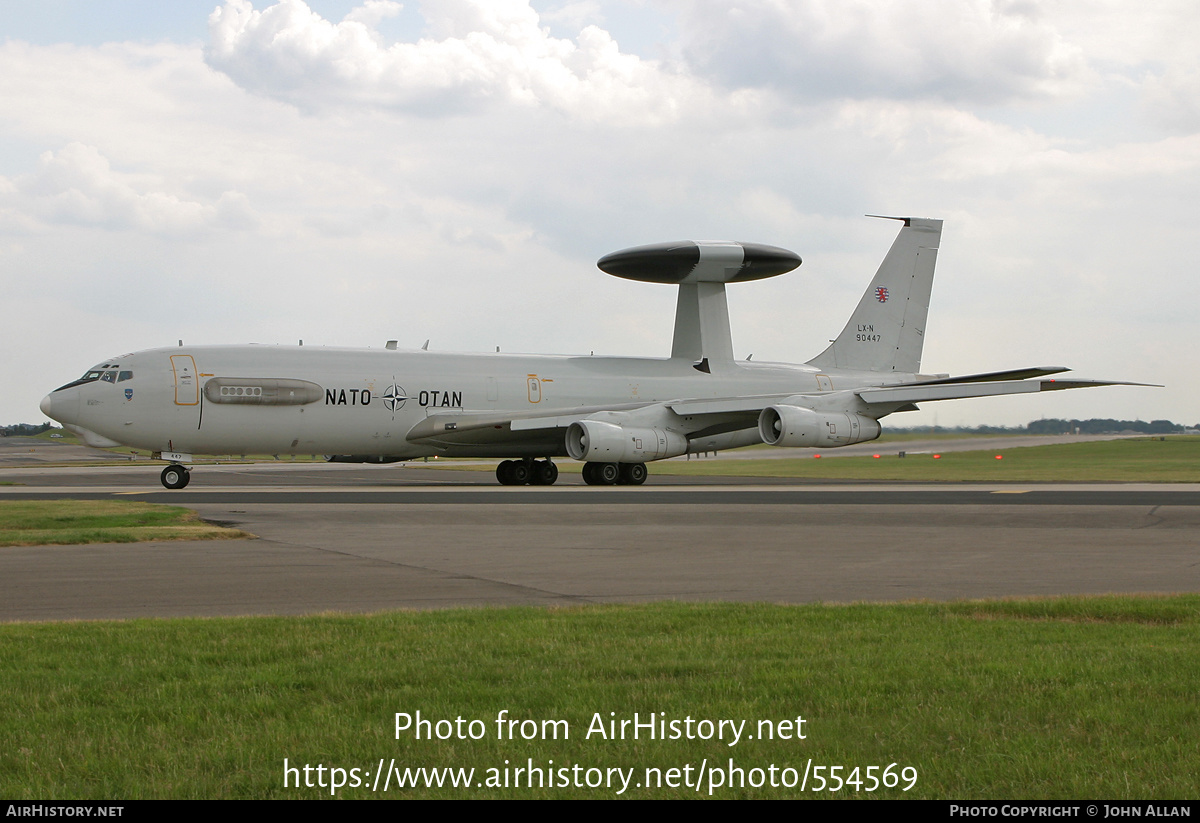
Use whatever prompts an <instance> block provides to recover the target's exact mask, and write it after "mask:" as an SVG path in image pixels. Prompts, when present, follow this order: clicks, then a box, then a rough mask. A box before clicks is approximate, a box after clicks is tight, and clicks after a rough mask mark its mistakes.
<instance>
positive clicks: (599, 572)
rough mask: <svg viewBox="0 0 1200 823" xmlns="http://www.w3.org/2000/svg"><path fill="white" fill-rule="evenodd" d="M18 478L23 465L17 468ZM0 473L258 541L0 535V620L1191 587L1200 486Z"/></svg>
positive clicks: (233, 471) (18, 491)
mask: <svg viewBox="0 0 1200 823" xmlns="http://www.w3.org/2000/svg"><path fill="white" fill-rule="evenodd" d="M18 471H22V472H24V474H22V475H21V479H18V475H17V474H16V472H18ZM157 476H158V469H157V468H155V467H152V466H146V465H143V466H140V467H128V468H109V467H105V468H103V469H96V470H87V469H74V468H72V469H36V470H15V469H11V470H4V472H3V474H2V475H0V481H8V482H19V483H23V484H24V485H19V486H8V485H6V486H0V499H29V498H33V497H45V496H55V497H121V498H126V499H142V500H153V501H155V502H160V501H164V500H170V501H173V502H178V503H179V504H181V505H187V506H190V507H192V508H195V509H196V510H197V511H199V512H200V514H201V516H202V517H204V518H205V519H207V520H213V521H218V522H222V523H226V524H230V525H236V526H238V527H239V528H243V529H245V530H247V531H249V532H252V533H254V534H256V535H258V539H254V540H232V541H205V542H182V543H180V542H172V543H140V544H106V545H89V546H54V547H45V546H43V547H32V548H5V549H0V620H70V619H93V618H113V617H120V618H128V617H166V616H202V615H238V614H306V613H314V612H321V611H352V612H369V611H377V610H382V609H394V608H417V609H425V608H443V607H449V606H503V605H517V604H534V605H549V604H564V605H565V604H576V603H597V602H639V601H649V600H660V599H676V600H689V601H717V600H721V601H769V602H781V603H801V602H812V601H827V602H846V601H858V600H870V601H895V600H909V599H934V600H945V599H958V598H979V597H1013V596H1044V595H1056V594H1100V593H1108V592H1126V593H1145V592H1162V593H1166V592H1197V591H1200V487H1197V486H1195V485H1169V486H1155V485H1143V484H1138V485H1133V484H1105V485H1097V486H1058V485H1055V486H1049V485H1038V484H1033V485H1028V486H1025V485H1022V486H979V485H970V486H967V485H954V486H946V485H912V484H909V485H886V486H881V485H877V484H837V485H832V484H813V483H796V482H793V481H783V482H778V483H770V484H764V483H762V482H761V481H758V480H749V481H730V480H722V479H719V478H718V479H715V480H713V482H711V483H703V484H697V483H696V481H694V480H692V479H690V478H688V479H683V478H680V479H677V480H675V481H669V480H668V479H667V478H658V477H652V478H651V481H650V483H649V484H647V485H646V486H644V487H641V488H637V489H629V488H619V487H618V488H592V487H586V486H580V485H576V484H577V483H578V482H579V481H578V477H577V476H569V475H568V476H564V479H563V481H560V482H564V483H565V485H562V486H555V487H553V488H549V489H535V488H507V487H500V486H498V485H495V480H494V477H493V476H492V473H491V472H490V471H479V472H470V471H468V472H462V471H445V470H439V469H421V468H413V467H404V466H341V465H330V466H322V465H303V464H298V465H296V466H290V465H275V464H267V465H266V466H263V467H261V468H260V467H253V466H240V467H199V468H197V469H196V470H195V473H194V475H193V477H194V479H193V482H192V484H191V485H190V486H189V487H188V488H187V489H184V490H181V491H176V492H167V491H165V490H163V489H162V488H161V487H160V486H158V480H157Z"/></svg>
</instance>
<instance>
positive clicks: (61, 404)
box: [38, 389, 79, 425]
mask: <svg viewBox="0 0 1200 823" xmlns="http://www.w3.org/2000/svg"><path fill="white" fill-rule="evenodd" d="M38 408H39V409H41V410H42V414H44V415H46V416H47V417H49V418H50V419H51V420H57V421H58V422H59V423H62V424H63V425H66V424H68V423H75V422H76V418H77V417H79V392H78V391H76V390H75V389H67V390H65V391H64V390H59V391H56V392H53V393H52V394H48V395H46V396H45V397H43V398H42V402H41V403H39V404H38Z"/></svg>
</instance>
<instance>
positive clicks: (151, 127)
mask: <svg viewBox="0 0 1200 823" xmlns="http://www.w3.org/2000/svg"><path fill="white" fill-rule="evenodd" d="M1198 42H1200V6H1197V5H1196V4H1195V3H1194V2H1193V0H1162V1H1161V2H1157V3H1153V4H1149V5H1143V6H1139V7H1136V8H1134V7H1133V6H1132V5H1130V4H1128V3H1124V2H1116V1H1115V0H1112V1H1111V2H1110V0H1094V2H1089V3H1086V4H1085V3H1078V2H1068V1H1067V0H1047V1H1046V2H1038V1H1037V0H923V2H921V3H913V2H900V1H898V0H897V1H893V0H790V1H789V2H786V3H785V2H781V1H780V0H750V1H749V2H719V1H718V0H686V1H685V0H657V1H654V0H573V1H569V2H555V1H554V0H537V1H536V2H527V1H526V0H439V1H438V2H433V1H432V0H429V1H428V2H406V3H404V4H401V3H396V2H388V0H367V1H366V2H353V1H351V2H341V1H340V0H324V2H318V1H317V0H313V2H309V3H307V4H306V3H305V2H302V1H301V0H281V2H276V3H271V2H268V0H255V2H253V3H251V2H249V0H229V2H225V3H223V4H220V5H218V4H216V3H215V2H214V0H207V2H197V1H196V0H180V1H178V2H171V3H162V2H159V1H158V0H155V2H148V1H145V0H108V2H105V3H94V2H90V1H84V0H42V2H37V3H32V2H28V3H26V2H12V0H5V2H2V3H0V285H2V287H3V292H2V294H3V298H2V300H3V302H2V303H0V307H2V308H0V344H2V345H3V350H4V352H5V354H6V356H5V357H4V358H3V360H2V364H0V386H2V387H3V388H2V389H0V423H16V422H40V421H42V420H44V419H45V418H43V417H42V415H41V414H40V412H39V411H38V402H39V400H40V399H41V398H42V396H43V395H45V394H46V393H47V392H48V391H50V390H51V389H53V388H54V387H56V386H59V385H61V384H63V383H66V382H68V381H69V380H72V379H74V378H76V377H78V376H79V375H80V374H82V373H83V371H84V370H85V369H86V368H88V367H89V366H91V365H93V364H95V363H98V362H101V361H102V360H103V359H105V358H108V357H112V356H117V355H120V354H122V353H125V352H131V351H136V350H139V349H145V348H153V347H157V346H170V345H175V344H176V341H177V340H180V339H182V340H184V341H185V342H186V343H191V344H209V343H248V342H258V343H266V344H271V343H276V344H295V343H296V342H297V341H298V340H301V339H302V340H304V343H305V345H306V346H309V345H330V346H363V347H382V346H383V345H384V343H385V341H387V340H391V339H395V340H399V341H400V345H401V347H412V348H416V347H419V346H420V345H421V344H422V343H424V342H425V340H427V339H428V340H429V341H430V344H429V345H430V348H431V349H437V350H443V351H493V350H495V347H496V346H500V347H501V348H502V350H504V351H509V352H537V353H561V354H586V353H588V352H595V353H596V354H616V355H641V356H661V357H665V356H667V355H669V353H670V348H671V331H672V327H673V313H674V303H675V295H674V289H673V287H669V286H661V285H652V284H644V283H636V282H630V281H624V280H620V279H616V278H612V277H609V276H607V275H605V274H603V273H602V272H600V271H599V270H598V269H597V268H596V267H595V261H596V260H597V259H598V258H599V257H601V256H602V255H604V254H606V253H608V252H611V251H615V250H617V249H621V248H626V247H629V246H636V245H642V244H646V243H655V242H662V241H668V240H680V239H691V240H742V241H746V242H756V243H766V244H770V245H776V246H782V247H785V248H788V249H792V250H794V251H796V252H797V253H799V254H800V256H801V257H802V258H803V259H804V264H803V265H802V266H801V267H800V268H799V269H797V270H796V271H795V272H793V273H791V274H788V275H784V276H782V277H777V278H773V279H770V280H766V281H759V282H755V283H747V284H741V285H732V286H730V287H729V305H730V319H731V325H732V328H733V342H734V351H735V354H736V356H738V357H739V358H744V357H746V356H748V355H753V357H754V359H755V360H773V361H785V362H803V361H806V360H808V359H810V358H812V357H813V356H815V355H816V354H817V353H819V352H820V351H821V350H822V349H823V348H824V347H825V345H826V344H827V341H828V340H829V339H830V338H832V337H834V336H836V334H837V333H838V332H839V331H840V330H841V328H842V326H843V325H844V323H845V321H846V319H847V318H848V317H849V315H850V312H851V310H852V309H853V307H854V305H855V304H856V303H857V301H858V298H859V296H860V294H861V293H862V290H863V289H864V288H865V287H866V285H867V283H868V282H869V280H870V278H871V276H872V274H873V273H874V271H875V269H876V267H877V266H878V264H879V262H880V261H881V260H882V259H883V255H884V254H885V253H886V251H887V248H888V246H889V245H890V244H891V242H892V240H893V238H894V236H895V232H896V225H895V224H894V223H891V222H889V221H883V220H873V219H868V218H866V217H864V215H867V214H886V215H897V216H917V217H936V218H942V219H943V220H945V225H944V229H943V234H942V244H941V251H940V253H939V258H938V269H937V278H936V280H935V284H934V291H933V298H932V303H931V306H930V317H929V323H928V326H927V329H926V344H925V351H924V359H923V362H922V370H923V371H925V372H929V373H951V374H967V373H975V372H982V371H993V370H999V369H1006V368H1019V367H1027V366H1067V367H1071V368H1073V369H1074V370H1075V373H1076V374H1077V375H1078V376H1080V377H1087V378H1110V379H1117V380H1130V381H1138V382H1144V383H1156V384H1163V385H1164V388H1133V387H1114V388H1102V389H1088V390H1079V391H1070V392H1054V393H1048V394H1041V395H1037V396H1033V397H1005V398H989V399H980V400H969V401H947V402H942V403H929V404H926V405H925V406H924V407H923V409H922V410H921V411H919V412H911V413H905V414H902V415H895V416H893V417H891V418H888V419H887V420H885V421H884V422H885V428H886V427H887V425H888V424H894V425H922V424H930V423H936V424H938V425H944V426H955V425H978V424H997V425H1022V424H1024V423H1026V422H1028V421H1029V420H1033V419H1037V418H1041V417H1066V418H1069V417H1079V418H1088V417H1113V418H1121V419H1143V420H1151V419H1163V418H1166V419H1171V420H1174V421H1176V422H1180V423H1185V424H1189V425H1195V424H1196V423H1197V422H1200V379H1198V375H1200V359H1198V358H1197V348H1198V344H1200V323H1198V321H1197V312H1198V310H1200V277H1197V268H1198V262H1197V261H1198V260H1200V232H1198V231H1197V230H1196V229H1195V228H1194V226H1193V221H1195V220H1196V219H1197V215H1196V212H1197V208H1196V206H1197V200H1198V199H1200V50H1197V49H1196V47H1195V44H1196V43H1198Z"/></svg>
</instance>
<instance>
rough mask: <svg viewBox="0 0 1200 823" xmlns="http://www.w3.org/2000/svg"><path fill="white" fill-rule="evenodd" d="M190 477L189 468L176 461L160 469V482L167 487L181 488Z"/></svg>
mask: <svg viewBox="0 0 1200 823" xmlns="http://www.w3.org/2000/svg"><path fill="white" fill-rule="evenodd" d="M191 479H192V472H191V470H190V469H188V468H187V467H186V466H181V465H179V464H178V463H172V464H171V465H169V466H167V467H166V468H165V469H163V470H162V477H161V480H162V484H163V485H164V486H166V487H167V488H168V489H182V488H183V487H184V486H186V485H187V484H188V482H189V481H191Z"/></svg>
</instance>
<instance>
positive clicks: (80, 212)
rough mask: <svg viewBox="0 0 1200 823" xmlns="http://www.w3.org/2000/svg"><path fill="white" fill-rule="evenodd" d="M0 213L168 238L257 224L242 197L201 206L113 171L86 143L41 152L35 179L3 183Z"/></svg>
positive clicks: (31, 176) (235, 195) (231, 196)
mask: <svg viewBox="0 0 1200 823" xmlns="http://www.w3.org/2000/svg"><path fill="white" fill-rule="evenodd" d="M0 209H2V210H3V211H5V212H9V213H10V214H20V215H22V216H23V217H25V218H26V219H28V218H29V217H33V218H36V219H39V220H41V221H42V222H43V223H59V224H74V225H85V226H96V227H101V228H106V229H116V230H120V229H133V230H138V231H143V232H147V233H150V234H165V235H177V234H186V233H190V232H194V231H197V230H201V229H204V228H208V227H212V226H222V227H224V228H237V227H239V226H240V227H247V226H250V225H252V224H253V223H254V220H255V218H254V213H253V210H252V209H251V208H250V205H249V202H248V201H247V199H246V197H245V196H244V195H242V194H240V193H237V192H224V193H223V194H222V195H220V196H219V197H218V198H217V200H216V201H215V202H211V203H202V202H200V201H197V200H191V199H187V198H185V197H181V196H179V195H177V194H173V193H169V192H165V191H161V190H157V191H156V190H154V188H153V187H152V181H149V180H146V179H141V178H139V177H138V176H137V175H133V174H129V173H126V172H120V171H117V170H114V169H113V168H112V166H111V165H110V163H109V161H108V158H106V157H105V156H104V155H103V154H101V153H100V151H99V150H98V149H96V148H95V147H94V146H88V145H85V144H83V143H70V144H68V145H66V146H64V147H63V148H61V149H59V150H58V151H57V152H54V151H47V152H44V153H42V155H41V156H40V157H39V158H38V167H37V170H36V171H34V172H32V173H30V174H26V175H22V176H19V177H17V178H15V179H13V180H6V179H4V178H0Z"/></svg>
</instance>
